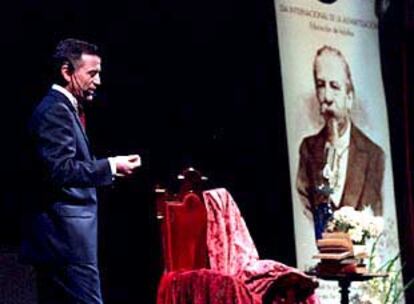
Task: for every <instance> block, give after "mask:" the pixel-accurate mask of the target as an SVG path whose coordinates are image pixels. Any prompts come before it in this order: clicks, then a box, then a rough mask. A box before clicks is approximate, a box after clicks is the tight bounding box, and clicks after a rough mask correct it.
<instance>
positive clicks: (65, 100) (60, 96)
mask: <svg viewBox="0 0 414 304" xmlns="http://www.w3.org/2000/svg"><path fill="white" fill-rule="evenodd" d="M49 94H51V95H53V96H55V97H56V98H57V99H58V100H60V101H62V102H63V103H64V104H66V105H67V106H68V107H69V109H70V110H71V111H72V114H73V116H74V118H75V121H76V123H77V125H78V128H79V129H80V131H81V134H82V136H83V138H84V139H85V142H86V145H87V147H88V150H89V149H90V146H89V139H88V136H87V135H86V132H85V129H84V128H83V126H82V123H81V121H80V119H79V115H78V113H77V112H76V109H75V107H74V106H73V104H72V103H71V102H70V100H69V99H68V98H67V97H66V96H65V95H63V94H62V93H60V92H59V91H56V90H53V89H51V90H50V91H49Z"/></svg>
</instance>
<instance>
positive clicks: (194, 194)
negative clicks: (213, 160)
mask: <svg viewBox="0 0 414 304" xmlns="http://www.w3.org/2000/svg"><path fill="white" fill-rule="evenodd" d="M178 178H179V179H180V182H181V185H180V191H179V193H177V194H171V193H169V192H168V191H167V190H166V189H164V188H161V187H157V188H156V190H155V191H156V203H157V219H158V221H159V224H160V230H161V231H160V232H161V241H162V247H163V258H164V268H165V271H167V272H169V271H177V270H194V269H201V268H209V263H208V255H207V243H206V233H207V212H206V208H205V205H204V202H203V198H202V194H201V182H202V180H203V177H202V176H201V175H200V174H199V172H198V171H196V170H194V169H192V168H190V169H187V170H185V171H184V172H183V174H181V175H179V176H178Z"/></svg>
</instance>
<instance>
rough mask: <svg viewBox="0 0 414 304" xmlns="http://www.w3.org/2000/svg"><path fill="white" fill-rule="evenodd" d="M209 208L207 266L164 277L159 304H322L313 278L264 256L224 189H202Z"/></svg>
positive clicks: (173, 272) (172, 272)
mask: <svg viewBox="0 0 414 304" xmlns="http://www.w3.org/2000/svg"><path fill="white" fill-rule="evenodd" d="M203 200H204V204H205V207H206V210H207V234H206V243H207V251H208V261H209V269H205V268H204V269H196V270H182V271H170V272H167V273H166V274H164V276H163V278H162V279H161V282H160V285H159V289H158V297H157V304H185V303H197V304H230V303H239V304H261V303H269V304H270V303H272V304H278V303H286V302H285V300H284V299H283V298H284V297H285V296H286V294H284V291H285V286H290V287H291V289H293V290H294V293H295V298H296V299H297V303H306V304H318V303H319V301H318V299H317V297H316V296H315V295H314V294H313V290H314V288H315V287H316V286H317V284H316V283H315V281H314V280H312V279H311V278H309V277H307V276H306V275H305V274H303V273H301V272H299V271H298V270H297V269H295V268H292V267H288V266H286V265H284V264H282V263H279V262H276V261H273V260H260V259H259V255H258V252H257V250H256V247H255V245H254V242H253V240H252V238H251V236H250V233H249V231H248V229H247V226H246V223H245V221H244V219H243V218H242V216H241V214H240V211H239V209H238V207H237V205H236V203H235V201H234V200H233V198H232V196H231V195H230V193H229V192H228V191H227V190H226V189H223V188H221V189H214V190H208V191H204V192H203Z"/></svg>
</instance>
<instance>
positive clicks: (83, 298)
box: [35, 263, 103, 304]
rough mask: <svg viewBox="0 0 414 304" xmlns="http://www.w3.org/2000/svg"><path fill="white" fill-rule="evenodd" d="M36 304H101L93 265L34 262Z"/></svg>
mask: <svg viewBox="0 0 414 304" xmlns="http://www.w3.org/2000/svg"><path fill="white" fill-rule="evenodd" d="M35 270H36V275H37V290H38V303H39V304H103V300H102V294H101V286H100V278H99V270H98V267H97V265H96V264H84V263H79V264H63V265H56V264H53V265H49V264H47V265H35Z"/></svg>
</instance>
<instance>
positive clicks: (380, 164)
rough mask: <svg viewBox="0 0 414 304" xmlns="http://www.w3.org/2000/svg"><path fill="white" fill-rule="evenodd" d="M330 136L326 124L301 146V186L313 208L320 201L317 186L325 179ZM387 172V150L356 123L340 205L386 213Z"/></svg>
mask: <svg viewBox="0 0 414 304" xmlns="http://www.w3.org/2000/svg"><path fill="white" fill-rule="evenodd" d="M326 138H327V129H326V127H325V128H323V129H322V130H321V131H320V132H319V133H317V134H316V135H313V136H309V137H307V138H305V139H304V140H303V141H302V143H301V146H300V159H299V169H298V175H297V190H298V192H299V195H300V197H301V200H302V201H303V202H304V204H305V207H306V208H307V209H308V210H310V211H312V210H313V208H314V207H315V206H316V205H317V204H318V203H320V202H319V201H318V196H319V195H318V193H317V192H316V191H315V190H316V189H317V187H318V186H320V185H322V184H323V183H324V180H323V179H324V178H323V175H322V171H323V168H324V166H325V159H324V158H325V155H324V154H325V152H324V151H325V143H326ZM383 176H384V152H383V151H382V149H381V148H380V147H379V146H378V145H376V144H375V143H373V142H372V141H371V140H370V139H369V138H368V137H367V136H366V135H364V134H363V133H362V131H361V130H360V129H358V128H357V127H356V126H355V125H354V124H353V123H352V124H351V137H350V144H349V155H348V166H347V172H346V179H345V186H344V190H343V194H342V197H341V200H340V204H339V206H338V208H340V207H342V206H352V207H354V208H355V209H357V210H361V209H363V207H364V206H371V208H372V210H373V211H374V214H376V215H382V211H383V206H382V194H381V192H382V183H383Z"/></svg>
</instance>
